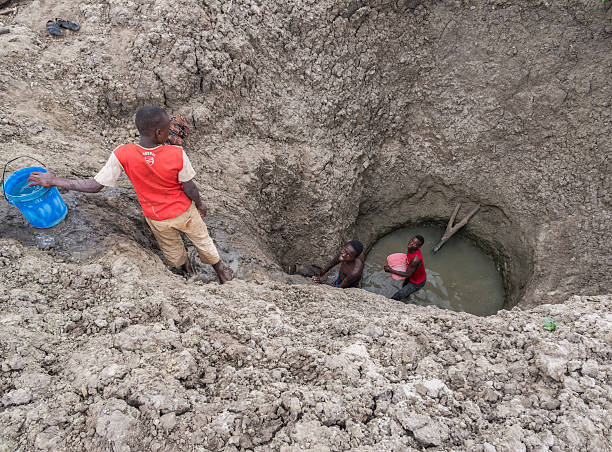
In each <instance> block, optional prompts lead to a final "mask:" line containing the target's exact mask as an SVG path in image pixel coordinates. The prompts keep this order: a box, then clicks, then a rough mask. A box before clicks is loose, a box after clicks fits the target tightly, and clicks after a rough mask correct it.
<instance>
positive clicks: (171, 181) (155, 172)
mask: <svg viewBox="0 0 612 452" xmlns="http://www.w3.org/2000/svg"><path fill="white" fill-rule="evenodd" d="M117 162H118V163H119V164H120V166H121V167H122V168H123V170H124V171H125V173H126V174H127V176H128V178H129V179H130V182H132V185H133V186H134V190H135V191H136V196H137V197H138V201H139V202H140V206H141V207H142V212H143V213H144V215H145V217H147V218H150V219H152V220H157V221H160V220H167V219H168V218H174V217H178V216H179V215H181V214H182V213H184V212H185V211H187V209H188V208H189V207H190V206H191V199H189V198H188V197H187V195H186V194H185V192H184V191H183V184H182V182H186V181H188V180H191V179H192V178H193V177H194V175H195V171H193V168H192V167H191V163H189V159H187V156H186V155H185V153H184V152H183V148H181V147H180V146H171V145H161V146H158V147H156V148H153V149H147V148H143V147H140V146H138V145H136V144H124V145H121V146H119V147H118V148H117V149H115V150H114V151H113V154H112V155H111V157H110V158H109V160H108V162H107V163H106V165H105V167H104V168H102V170H100V172H99V173H98V174H97V175H96V177H95V179H96V181H98V183H100V184H102V185H110V186H114V185H115V183H116V181H117V179H118V177H119V175H120V174H121V170H120V169H119V170H118V169H117Z"/></svg>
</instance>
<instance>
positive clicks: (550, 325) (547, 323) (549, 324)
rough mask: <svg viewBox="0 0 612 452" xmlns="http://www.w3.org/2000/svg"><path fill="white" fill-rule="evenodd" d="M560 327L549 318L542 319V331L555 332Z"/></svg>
mask: <svg viewBox="0 0 612 452" xmlns="http://www.w3.org/2000/svg"><path fill="white" fill-rule="evenodd" d="M560 325H561V324H560V323H557V322H555V321H554V320H553V319H551V318H550V317H546V318H545V319H544V329H545V330H548V331H555V330H556V329H557V327H558V326H560Z"/></svg>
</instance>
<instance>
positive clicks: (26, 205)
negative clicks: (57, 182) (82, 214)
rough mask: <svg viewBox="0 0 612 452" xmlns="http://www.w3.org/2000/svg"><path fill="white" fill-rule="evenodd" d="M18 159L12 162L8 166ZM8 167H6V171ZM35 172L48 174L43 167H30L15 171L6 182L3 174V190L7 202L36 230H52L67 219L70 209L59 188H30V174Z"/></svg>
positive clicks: (36, 186)
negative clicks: (51, 228)
mask: <svg viewBox="0 0 612 452" xmlns="http://www.w3.org/2000/svg"><path fill="white" fill-rule="evenodd" d="M17 158H20V157H17ZM17 158H15V159H13V160H10V161H9V162H7V164H6V165H8V164H9V163H11V162H12V161H14V160H16V159H17ZM6 165H5V166H4V170H5V171H6ZM35 171H37V172H41V173H46V172H47V170H46V169H45V168H43V167H40V166H30V167H27V168H22V169H20V170H17V171H15V172H14V173H13V174H11V175H10V176H9V177H8V178H7V179H6V180H4V173H3V174H2V179H3V181H2V189H3V190H4V196H5V198H6V199H7V201H8V202H9V203H11V204H13V205H14V206H15V207H17V208H18V209H19V211H20V212H21V213H22V214H23V216H24V217H25V218H26V220H27V221H28V223H30V224H31V225H32V226H33V227H35V228H50V227H52V226H55V225H56V224H58V223H59V222H60V221H62V220H63V219H64V218H65V217H66V214H67V213H68V207H66V204H65V203H64V200H63V199H62V196H61V195H60V193H59V191H58V190H57V187H41V186H39V185H33V186H31V187H28V178H29V177H30V173H33V172H35Z"/></svg>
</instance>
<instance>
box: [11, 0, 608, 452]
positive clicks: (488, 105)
mask: <svg viewBox="0 0 612 452" xmlns="http://www.w3.org/2000/svg"><path fill="white" fill-rule="evenodd" d="M429 3H430V2H420V1H411V0H408V1H402V2H379V1H372V2H354V1H340V2H329V1H321V2H314V1H298V0H295V1H291V2H280V1H267V2H258V1H249V0H237V1H233V2H218V1H214V0H213V1H210V2H206V3H204V2H198V1H195V0H186V1H184V2H182V3H181V5H180V7H179V6H178V5H176V4H174V3H171V2H168V1H166V0H160V1H156V2H150V1H145V0H132V1H129V2H120V1H115V0H110V1H96V0H91V1H85V2H76V1H73V0H70V1H66V2H51V1H45V0H35V1H31V0H14V1H12V2H11V4H10V5H7V6H10V7H14V6H16V7H17V12H16V13H14V14H8V15H0V28H3V27H6V28H9V29H10V33H9V34H4V35H0V59H1V61H2V65H1V66H0V143H1V146H0V157H1V161H6V160H8V159H9V158H11V157H13V156H16V155H22V154H25V155H31V156H34V157H36V158H38V159H41V160H43V161H45V162H46V163H47V165H48V166H49V167H50V168H51V169H53V170H54V171H55V172H56V173H58V174H59V175H62V176H68V177H91V176H93V175H94V174H95V173H96V172H97V170H98V169H99V168H100V167H101V166H102V164H103V163H104V162H105V161H106V159H107V158H108V155H109V153H110V152H111V151H112V149H113V148H114V147H115V146H117V145H119V144H121V143H124V142H130V141H133V140H135V139H136V131H135V130H134V127H133V125H132V121H133V119H132V118H133V115H134V112H135V110H136V109H137V107H138V106H140V105H142V104H144V103H154V104H158V105H162V106H164V107H165V108H167V110H168V111H171V112H178V113H181V114H183V115H184V116H186V117H187V118H188V120H189V121H190V122H191V123H192V124H193V126H194V133H193V135H192V136H191V137H190V139H189V142H188V145H187V148H186V149H187V152H188V154H189V156H190V158H191V161H192V163H193V164H194V166H195V168H196V169H197V171H198V176H197V179H196V180H197V182H198V185H199V186H200V189H201V192H202V194H203V197H204V199H205V200H206V201H207V203H208V204H209V206H210V214H209V218H208V220H207V223H208V225H209V227H210V230H211V232H212V235H213V237H214V238H215V240H216V242H217V244H218V246H219V248H220V250H221V253H222V256H223V257H224V259H225V260H226V261H228V263H230V265H231V266H232V267H233V268H234V269H235V270H236V271H237V274H238V275H239V277H240V280H237V281H235V282H233V283H231V284H230V285H228V286H227V287H220V286H218V285H216V284H214V283H213V284H203V283H206V282H208V281H210V279H211V277H212V275H211V272H210V271H209V270H207V271H205V273H204V277H203V278H202V281H200V282H196V281H190V282H185V280H184V279H182V278H181V277H179V276H176V275H173V274H172V273H170V272H169V271H168V270H167V269H166V268H165V267H164V265H163V263H162V261H161V259H160V256H159V251H158V250H157V248H156V245H155V243H154V240H153V238H152V236H151V234H150V232H149V231H148V230H147V228H146V225H145V223H144V221H143V219H142V217H141V214H140V211H139V207H138V205H137V203H136V199H135V196H134V194H133V191H132V189H131V188H130V185H129V182H128V181H127V180H125V179H124V180H123V181H122V183H121V186H119V187H117V188H115V189H112V190H105V191H103V192H101V193H99V194H96V195H89V196H88V195H82V194H74V193H70V194H64V199H65V200H66V202H67V204H68V206H69V216H68V217H67V219H66V221H65V222H64V223H62V225H60V226H58V227H57V228H54V229H53V230H50V231H36V230H32V229H30V228H28V227H27V225H26V224H25V222H24V220H23V219H22V218H21V217H20V215H19V213H18V212H17V211H16V209H15V208H13V207H9V206H8V205H7V204H2V205H1V206H0V218H1V219H2V221H1V223H0V239H1V240H2V242H1V247H0V256H1V257H0V263H1V267H0V272H1V273H2V280H1V281H2V282H1V283H0V322H1V324H2V328H1V329H0V335H1V336H2V338H1V339H2V340H1V341H0V361H1V363H2V368H1V373H0V417H1V418H2V422H0V450H3V449H6V450H13V449H25V450H30V449H34V448H40V449H49V450H79V449H83V448H89V449H93V450H108V449H111V450H121V451H123V450H172V449H175V450H193V449H194V448H196V449H197V448H200V449H201V450H248V449H254V450H267V449H270V450H278V449H282V448H283V447H285V448H287V449H286V450H294V449H296V448H297V449H303V450H309V449H310V450H348V449H352V450H359V449H360V448H361V449H362V450H394V449H395V450H407V449H409V448H416V449H420V448H423V447H434V448H438V449H440V450H448V449H456V450H466V449H468V450H486V451H491V450H493V447H495V448H497V449H500V450H579V449H585V450H605V449H606V448H610V443H609V438H608V437H609V430H610V424H611V421H610V415H609V411H610V403H611V400H612V399H611V397H610V381H609V374H610V345H611V342H612V336H611V334H612V333H611V330H610V298H609V296H606V294H609V293H610V292H612V284H611V282H612V276H611V275H612V257H611V255H612V253H611V248H612V232H611V228H610V223H611V220H612V214H611V206H612V197H611V193H612V190H611V188H612V186H611V183H612V182H611V178H610V174H611V169H612V168H611V167H610V161H611V159H610V149H611V147H612V146H611V145H612V138H611V136H612V135H611V134H610V130H611V128H610V126H611V125H612V124H611V123H612V121H611V109H610V100H611V99H612V88H611V85H610V84H609V74H610V73H611V72H612V54H611V53H610V51H609V49H610V44H611V43H612V8H611V7H610V5H608V4H601V3H599V2H596V1H587V0H582V1H578V0H561V1H556V2H542V1H535V0H530V1H521V2H518V1H517V2H512V1H500V0H490V1H483V2H469V1H464V2H459V1H440V2H433V3H432V4H429ZM55 17H62V18H65V19H70V20H73V21H75V22H78V23H80V24H81V26H82V29H81V31H79V32H77V33H72V32H68V31H66V32H65V35H64V36H62V37H59V38H54V37H51V36H49V35H48V34H47V33H46V31H45V29H44V24H45V22H46V21H47V20H48V19H50V18H51V19H52V18H55ZM458 202H462V203H463V208H462V211H461V213H460V215H461V214H462V213H463V212H464V211H468V210H469V209H470V208H471V207H472V206H473V205H475V204H480V205H481V206H482V208H481V211H480V212H479V213H478V215H477V216H476V217H475V218H474V220H473V221H471V222H470V224H469V226H468V228H467V230H466V233H467V234H469V235H470V236H471V237H473V238H475V239H476V240H477V241H478V242H479V243H480V244H481V245H482V246H483V247H484V248H485V249H487V250H489V251H490V252H491V253H492V254H494V255H495V257H496V260H497V262H498V264H499V266H500V268H501V269H502V271H503V272H504V276H505V281H506V287H507V289H508V293H509V306H508V307H510V306H513V305H515V304H516V303H519V307H518V308H515V309H514V310H512V311H502V312H501V313H500V314H499V315H497V316H494V317H491V318H487V319H478V318H474V317H472V316H469V315H467V314H454V313H449V312H442V311H438V310H435V309H422V308H416V307H408V306H403V305H397V304H393V303H391V302H390V301H387V300H385V299H383V298H381V297H378V296H375V295H372V294H368V293H365V292H363V291H359V290H350V291H344V292H342V291H338V290H334V289H329V288H321V287H314V286H310V285H306V284H301V285H287V284H286V283H296V282H297V283H305V282H306V281H304V280H301V279H300V278H299V277H290V276H288V275H286V274H285V273H283V271H282V270H283V268H285V266H286V265H287V264H288V263H293V262H295V261H299V262H304V261H308V260H315V261H319V262H322V261H324V260H327V259H328V258H329V256H330V255H331V254H332V252H333V251H334V250H335V249H337V247H338V245H339V244H340V243H342V241H343V240H346V239H348V238H359V239H361V240H362V241H364V243H366V245H367V246H370V245H371V244H372V243H373V241H374V240H375V239H376V238H377V237H379V236H381V235H383V234H385V233H387V232H389V231H391V230H393V229H394V228H396V227H398V226H402V225H409V224H412V223H417V222H422V221H434V222H435V221H445V220H446V219H447V218H448V216H449V214H450V212H451V211H452V209H453V208H454V206H455V205H456V203H458ZM548 303H559V304H556V305H550V304H548ZM547 316H552V317H554V318H555V319H556V320H558V321H559V322H561V324H562V326H561V327H560V328H559V329H558V330H557V331H556V332H548V331H545V330H544V329H543V327H542V326H543V321H544V320H543V319H544V318H545V317H547Z"/></svg>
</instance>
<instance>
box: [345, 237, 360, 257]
mask: <svg viewBox="0 0 612 452" xmlns="http://www.w3.org/2000/svg"><path fill="white" fill-rule="evenodd" d="M347 245H350V246H351V248H353V249H354V250H355V251H357V256H359V255H360V254H361V253H363V244H362V243H361V242H360V241H359V240H351V241H350V242H348V243H347Z"/></svg>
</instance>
